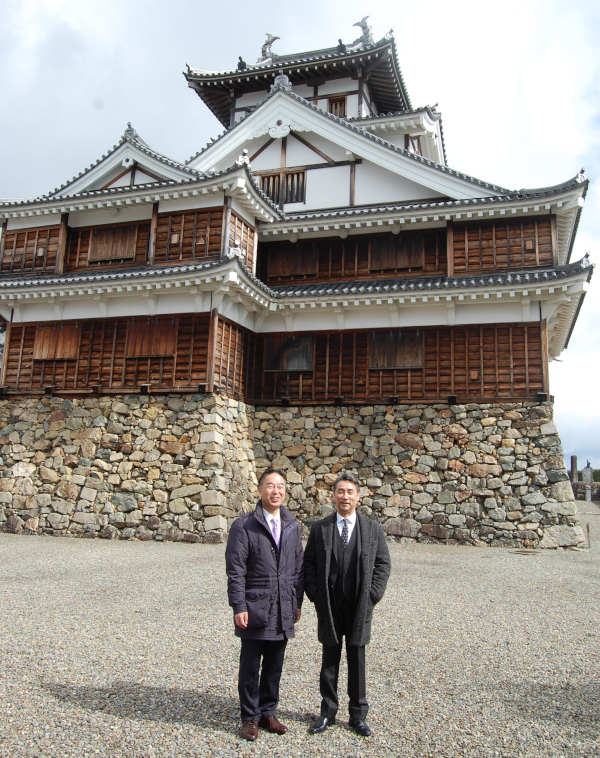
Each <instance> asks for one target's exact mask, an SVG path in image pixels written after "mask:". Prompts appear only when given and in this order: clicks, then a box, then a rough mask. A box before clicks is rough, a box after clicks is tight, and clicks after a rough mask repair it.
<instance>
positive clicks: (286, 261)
mask: <svg viewBox="0 0 600 758" xmlns="http://www.w3.org/2000/svg"><path fill="white" fill-rule="evenodd" d="M318 259H319V248H318V245H317V243H316V242H298V243H296V244H284V245H281V246H277V248H275V249H274V248H270V249H269V257H268V262H267V276H268V278H269V279H275V278H277V279H278V278H280V277H286V276H314V275H315V274H316V273H317V263H318Z"/></svg>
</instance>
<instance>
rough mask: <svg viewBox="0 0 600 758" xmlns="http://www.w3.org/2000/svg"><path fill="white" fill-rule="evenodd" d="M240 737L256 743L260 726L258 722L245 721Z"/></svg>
mask: <svg viewBox="0 0 600 758" xmlns="http://www.w3.org/2000/svg"><path fill="white" fill-rule="evenodd" d="M240 737H243V738H244V739H245V740H249V741H250V742H254V740H255V739H256V738H257V737H258V724H257V723H256V721H244V723H243V724H242V728H241V729H240Z"/></svg>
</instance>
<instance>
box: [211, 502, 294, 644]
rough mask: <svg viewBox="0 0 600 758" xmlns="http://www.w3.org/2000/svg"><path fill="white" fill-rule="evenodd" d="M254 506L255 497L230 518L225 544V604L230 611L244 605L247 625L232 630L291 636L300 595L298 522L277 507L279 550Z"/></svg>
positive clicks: (256, 636)
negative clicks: (251, 508)
mask: <svg viewBox="0 0 600 758" xmlns="http://www.w3.org/2000/svg"><path fill="white" fill-rule="evenodd" d="M259 506H260V501H259V502H258V503H257V504H256V509H255V510H254V511H252V513H246V514H245V515H244V516H240V517H239V518H237V519H236V520H235V521H234V522H233V524H232V526H231V531H230V532H229V539H228V540H227V549H226V550H225V561H226V568H227V580H228V581H227V591H228V594H229V605H230V606H231V607H232V608H233V612H234V614H236V613H243V612H244V611H248V628H247V629H240V627H239V626H236V627H235V634H236V635H237V636H238V637H243V638H245V639H251V640H285V639H290V638H291V637H293V636H294V624H295V622H296V610H297V609H298V608H301V607H302V599H303V596H304V592H303V573H304V572H303V566H302V541H301V539H300V524H299V522H298V520H297V519H296V518H295V516H293V515H292V513H290V511H288V509H287V508H285V507H283V506H282V507H281V509H280V511H279V515H280V517H281V538H280V540H279V556H278V555H277V551H276V549H275V542H274V540H273V536H272V534H271V530H270V529H269V526H268V524H267V522H266V519H265V516H264V513H263V509H262V507H259Z"/></svg>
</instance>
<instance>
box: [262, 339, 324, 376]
mask: <svg viewBox="0 0 600 758" xmlns="http://www.w3.org/2000/svg"><path fill="white" fill-rule="evenodd" d="M313 355H314V337H313V335H312V334H301V335H295V336H292V337H287V336H284V335H271V334H270V335H268V336H267V340H266V351H265V371H312V370H313Z"/></svg>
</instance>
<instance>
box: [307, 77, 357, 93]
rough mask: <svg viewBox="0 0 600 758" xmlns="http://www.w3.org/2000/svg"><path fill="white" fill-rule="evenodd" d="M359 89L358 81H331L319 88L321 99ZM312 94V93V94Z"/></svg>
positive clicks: (348, 79)
mask: <svg viewBox="0 0 600 758" xmlns="http://www.w3.org/2000/svg"><path fill="white" fill-rule="evenodd" d="M357 89H358V81H357V80H356V79H350V77H348V78H347V79H330V80H329V81H328V82H325V84H321V85H320V87H319V92H318V94H319V97H325V96H327V95H335V94H337V93H338V92H350V91H351V90H357ZM311 94H312V93H311Z"/></svg>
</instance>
